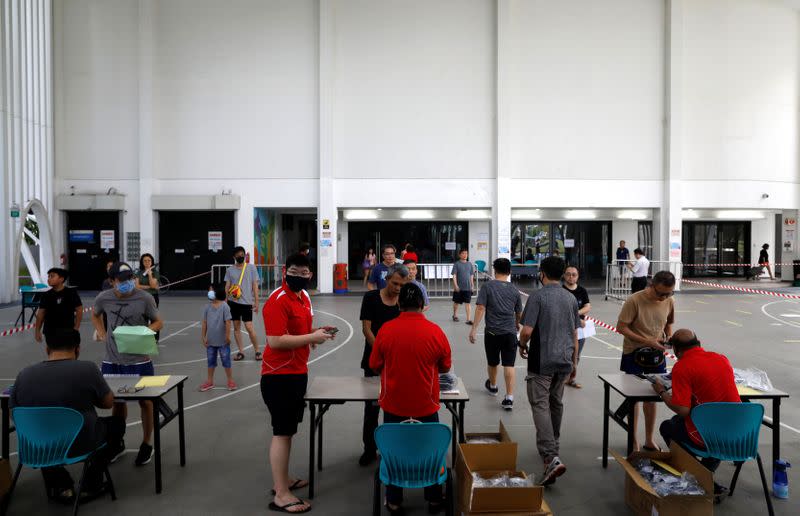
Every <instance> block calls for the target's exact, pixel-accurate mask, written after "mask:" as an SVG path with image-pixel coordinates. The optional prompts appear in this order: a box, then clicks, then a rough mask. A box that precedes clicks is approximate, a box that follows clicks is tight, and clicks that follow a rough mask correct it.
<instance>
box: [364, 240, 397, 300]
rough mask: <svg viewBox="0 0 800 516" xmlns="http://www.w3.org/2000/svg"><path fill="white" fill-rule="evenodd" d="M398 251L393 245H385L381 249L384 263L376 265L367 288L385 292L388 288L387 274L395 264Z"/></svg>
mask: <svg viewBox="0 0 800 516" xmlns="http://www.w3.org/2000/svg"><path fill="white" fill-rule="evenodd" d="M396 253H397V250H396V249H395V247H394V246H393V245H392V244H384V245H383V246H382V247H381V258H382V260H383V261H382V262H381V263H379V264H378V265H376V266H375V267H374V268H373V269H372V272H371V273H370V275H369V282H368V283H367V288H368V289H369V290H383V289H384V288H386V274H387V273H388V272H389V267H391V266H392V265H394V264H395V254H396Z"/></svg>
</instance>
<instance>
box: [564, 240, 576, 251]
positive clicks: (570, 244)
mask: <svg viewBox="0 0 800 516" xmlns="http://www.w3.org/2000/svg"><path fill="white" fill-rule="evenodd" d="M573 247H575V239H574V238H565V239H564V248H565V249H572V248H573Z"/></svg>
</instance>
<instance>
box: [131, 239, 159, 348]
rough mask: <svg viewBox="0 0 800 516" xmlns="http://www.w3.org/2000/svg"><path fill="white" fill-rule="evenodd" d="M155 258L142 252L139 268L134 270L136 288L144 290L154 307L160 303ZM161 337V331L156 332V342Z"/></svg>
mask: <svg viewBox="0 0 800 516" xmlns="http://www.w3.org/2000/svg"><path fill="white" fill-rule="evenodd" d="M155 263H156V260H155V258H153V255H152V254H150V253H144V254H143V255H142V256H140V257H139V270H138V271H136V288H138V289H140V290H144V291H145V292H147V293H148V294H150V295H151V296H153V299H154V300H155V302H156V307H158V306H159V304H160V301H161V300H160V299H159V297H158V280H159V277H160V276H159V274H158V271H157V270H156V266H155ZM160 338H161V333H160V332H156V342H158V340H159V339H160Z"/></svg>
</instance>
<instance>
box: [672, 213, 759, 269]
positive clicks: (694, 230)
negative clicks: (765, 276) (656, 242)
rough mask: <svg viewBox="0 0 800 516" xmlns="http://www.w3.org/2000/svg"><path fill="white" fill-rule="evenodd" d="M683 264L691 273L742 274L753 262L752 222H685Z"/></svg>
mask: <svg viewBox="0 0 800 516" xmlns="http://www.w3.org/2000/svg"><path fill="white" fill-rule="evenodd" d="M682 258H683V263H694V264H700V265H698V266H691V267H686V268H685V274H686V275H688V276H738V275H740V274H742V273H743V271H744V267H736V266H730V265H727V266H726V265H724V264H731V263H733V264H737V263H742V264H749V263H751V261H750V222H684V223H683V256H682Z"/></svg>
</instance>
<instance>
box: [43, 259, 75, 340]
mask: <svg viewBox="0 0 800 516" xmlns="http://www.w3.org/2000/svg"><path fill="white" fill-rule="evenodd" d="M67 278H69V272H67V271H66V270H64V269H61V268H58V267H54V268H52V269H50V270H49V271H47V284H48V285H49V286H50V287H51V288H50V290H48V291H47V292H45V293H44V294H42V303H41V305H40V306H39V310H38V311H37V312H36V333H35V339H36V342H42V334H43V333H44V334H47V333H50V332H53V331H56V330H80V328H81V319H82V318H83V303H81V298H80V296H79V295H78V290H77V289H74V288H69V287H67V286H66V285H65V283H66V281H67ZM42 326H44V331H42Z"/></svg>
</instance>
